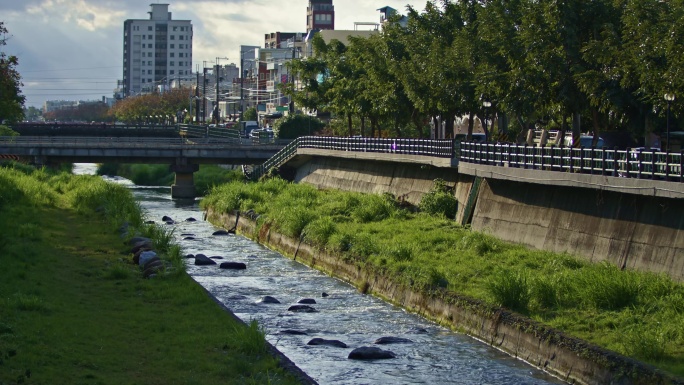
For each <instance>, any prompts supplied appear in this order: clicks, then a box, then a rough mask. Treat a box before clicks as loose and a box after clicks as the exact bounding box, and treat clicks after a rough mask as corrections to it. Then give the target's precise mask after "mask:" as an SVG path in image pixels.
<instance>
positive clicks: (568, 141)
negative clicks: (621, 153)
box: [563, 133, 605, 148]
mask: <svg viewBox="0 0 684 385" xmlns="http://www.w3.org/2000/svg"><path fill="white" fill-rule="evenodd" d="M579 141H580V144H579V146H580V147H591V146H592V143H593V141H594V136H593V135H580V139H579ZM563 144H564V145H565V146H568V147H574V144H575V141H574V138H573V137H572V133H569V135H568V134H566V135H565V138H564V140H563ZM604 144H605V142H604V141H603V138H602V137H600V136H599V138H598V142H597V143H596V148H601V147H603V146H604Z"/></svg>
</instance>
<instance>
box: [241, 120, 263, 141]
mask: <svg viewBox="0 0 684 385" xmlns="http://www.w3.org/2000/svg"><path fill="white" fill-rule="evenodd" d="M258 128H259V122H257V121H256V120H245V121H244V122H240V134H241V135H242V136H243V137H245V138H248V137H249V133H250V132H252V130H256V129H258Z"/></svg>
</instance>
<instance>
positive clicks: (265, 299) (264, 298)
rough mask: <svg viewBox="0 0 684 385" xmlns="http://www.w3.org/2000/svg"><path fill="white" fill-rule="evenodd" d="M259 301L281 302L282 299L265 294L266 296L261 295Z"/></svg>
mask: <svg viewBox="0 0 684 385" xmlns="http://www.w3.org/2000/svg"><path fill="white" fill-rule="evenodd" d="M257 302H258V303H280V301H278V299H276V298H275V297H271V296H270V295H265V296H263V297H261V299H260V300H259V301H257Z"/></svg>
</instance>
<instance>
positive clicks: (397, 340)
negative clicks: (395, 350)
mask: <svg viewBox="0 0 684 385" xmlns="http://www.w3.org/2000/svg"><path fill="white" fill-rule="evenodd" d="M373 343H374V344H378V345H387V344H410V343H413V341H411V340H410V339H408V338H401V337H380V338H378V339H377V340H375V342H373Z"/></svg>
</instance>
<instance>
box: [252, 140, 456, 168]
mask: <svg viewBox="0 0 684 385" xmlns="http://www.w3.org/2000/svg"><path fill="white" fill-rule="evenodd" d="M298 148H316V149H321V150H335V151H350V152H376V153H377V152H383V153H393V154H404V155H420V156H430V157H439V158H453V157H454V142H453V141H452V140H450V139H437V140H430V139H399V138H397V139H388V138H364V137H351V138H345V137H323V136H302V137H299V138H297V139H295V140H294V141H292V142H290V144H288V145H287V146H286V147H285V148H283V149H282V150H280V151H279V152H278V153H277V154H275V155H274V156H273V157H272V158H271V159H269V160H267V161H266V162H264V164H262V165H260V166H257V167H255V168H254V169H253V170H252V173H251V175H248V177H249V178H250V179H259V178H260V177H261V176H262V175H264V174H266V173H268V171H269V170H270V169H272V168H276V167H279V166H281V165H282V164H284V163H286V162H287V161H288V160H290V159H291V158H292V157H294V156H295V155H296V154H297V149H298Z"/></svg>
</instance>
